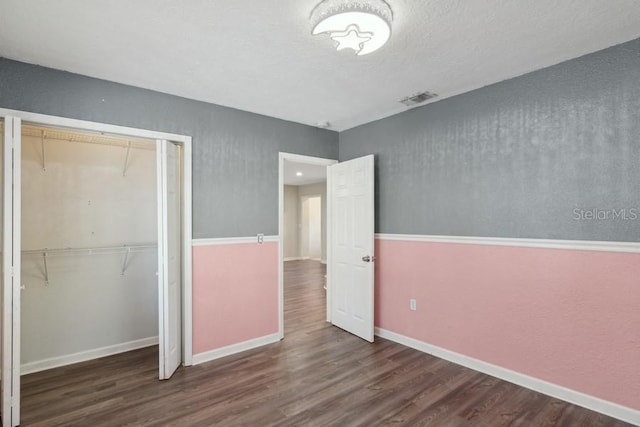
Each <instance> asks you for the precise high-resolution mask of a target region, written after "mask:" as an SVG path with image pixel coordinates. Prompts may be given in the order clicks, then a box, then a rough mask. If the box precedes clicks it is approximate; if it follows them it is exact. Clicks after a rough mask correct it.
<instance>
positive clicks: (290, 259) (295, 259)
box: [284, 256, 304, 262]
mask: <svg viewBox="0 0 640 427" xmlns="http://www.w3.org/2000/svg"><path fill="white" fill-rule="evenodd" d="M303 259H304V258H300V257H297V256H294V257H290V258H285V259H284V260H285V262H286V261H301V260H303Z"/></svg>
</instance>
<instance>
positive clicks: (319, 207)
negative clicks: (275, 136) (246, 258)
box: [279, 153, 337, 338]
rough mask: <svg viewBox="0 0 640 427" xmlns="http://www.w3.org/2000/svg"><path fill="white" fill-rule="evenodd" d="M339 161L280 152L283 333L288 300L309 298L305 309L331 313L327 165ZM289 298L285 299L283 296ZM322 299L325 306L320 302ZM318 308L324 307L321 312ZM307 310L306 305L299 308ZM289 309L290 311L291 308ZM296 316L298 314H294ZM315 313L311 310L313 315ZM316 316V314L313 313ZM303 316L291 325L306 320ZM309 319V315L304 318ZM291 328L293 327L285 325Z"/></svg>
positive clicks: (280, 266) (324, 315) (324, 316)
mask: <svg viewBox="0 0 640 427" xmlns="http://www.w3.org/2000/svg"><path fill="white" fill-rule="evenodd" d="M335 163H337V161H336V160H331V159H323V158H317V157H309V156H301V155H296V154H288V153H280V171H279V177H280V180H279V181H280V185H279V193H280V215H279V217H280V236H281V240H280V241H281V244H280V259H279V282H280V284H279V285H280V325H279V326H280V329H279V330H280V335H281V338H282V337H284V331H285V320H284V311H285V308H284V307H285V303H286V304H288V303H289V302H290V301H293V300H295V301H299V302H303V301H304V302H305V304H308V305H307V306H306V310H307V311H308V312H309V313H311V312H313V313H316V314H317V313H321V317H320V318H321V319H324V320H326V319H328V313H327V306H328V301H326V300H327V298H326V297H327V293H326V290H327V286H326V262H327V231H328V227H327V218H328V217H327V205H328V199H327V166H329V165H332V164H335ZM285 300H286V301H285ZM320 301H322V304H321V308H318V303H319V302H320ZM318 310H320V311H318ZM301 311H302V312H303V313H302V314H303V315H304V309H303V310H301ZM290 313H291V312H290ZM290 316H294V317H296V316H297V314H290ZM310 316H311V315H310ZM313 318H316V317H315V316H314V317H313ZM302 319H304V317H303V318H296V319H293V318H291V319H288V320H287V322H288V323H287V324H291V325H300V327H304V326H303V325H302V322H301V320H302ZM309 319H311V317H308V318H307V319H306V320H309ZM287 329H289V327H288V326H287Z"/></svg>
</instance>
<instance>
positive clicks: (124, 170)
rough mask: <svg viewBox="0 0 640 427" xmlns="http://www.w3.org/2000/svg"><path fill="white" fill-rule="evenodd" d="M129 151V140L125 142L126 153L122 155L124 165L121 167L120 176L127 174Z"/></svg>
mask: <svg viewBox="0 0 640 427" xmlns="http://www.w3.org/2000/svg"><path fill="white" fill-rule="evenodd" d="M130 151H131V141H129V142H128V143H127V154H126V155H125V156H124V167H123V168H122V176H127V163H129V152H130Z"/></svg>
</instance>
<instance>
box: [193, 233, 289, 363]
mask: <svg viewBox="0 0 640 427" xmlns="http://www.w3.org/2000/svg"><path fill="white" fill-rule="evenodd" d="M277 332H278V244H277V243H264V244H262V245H259V244H257V243H238V244H225V245H211V246H194V247H193V353H194V354H198V353H203V352H207V351H211V350H216V349H219V348H222V347H225V346H228V345H232V344H238V343H241V342H244V341H248V340H251V339H254V338H260V337H264V336H266V335H271V334H275V333H277Z"/></svg>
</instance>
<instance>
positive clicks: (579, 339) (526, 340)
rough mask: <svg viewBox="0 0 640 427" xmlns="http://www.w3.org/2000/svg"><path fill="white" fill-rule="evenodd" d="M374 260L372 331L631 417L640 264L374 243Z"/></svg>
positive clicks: (639, 401)
mask: <svg viewBox="0 0 640 427" xmlns="http://www.w3.org/2000/svg"><path fill="white" fill-rule="evenodd" d="M376 256H377V258H378V261H377V262H376V308H375V319H376V320H375V323H376V326H378V327H381V328H383V329H386V330H389V331H392V332H395V333H398V334H402V335H405V336H408V337H411V338H415V339H417V340H420V341H423V342H426V343H429V344H432V345H435V346H438V347H441V348H444V349H447V350H451V351H454V352H457V353H460V354H463V355H466V356H469V357H472V358H475V359H479V360H482V361H485V362H489V363H492V364H494V365H498V366H501V367H504V368H508V369H511V370H513V371H517V372H520V373H523V374H526V375H529V376H532V377H535V378H539V379H542V380H544V381H548V382H550V383H554V384H557V385H560V386H563V387H566V388H569V389H573V390H576V391H579V392H582V393H585V394H588V395H592V396H595V397H598V398H601V399H604V400H608V401H611V402H615V403H618V404H621V405H624V406H627V407H630V408H633V409H639V410H640V254H630V253H614V252H596V251H580V250H562V249H541V248H524V247H511V246H510V247H507V246H488V245H469V244H449V243H424V242H408V241H390V240H377V241H376ZM410 298H415V299H416V300H417V311H410V310H409V299H410Z"/></svg>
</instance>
